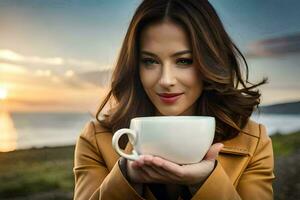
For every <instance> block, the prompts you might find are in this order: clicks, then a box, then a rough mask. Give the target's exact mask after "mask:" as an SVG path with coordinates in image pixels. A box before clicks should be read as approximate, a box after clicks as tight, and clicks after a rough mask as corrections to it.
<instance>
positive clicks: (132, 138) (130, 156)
mask: <svg viewBox="0 0 300 200" xmlns="http://www.w3.org/2000/svg"><path fill="white" fill-rule="evenodd" d="M124 134H127V135H128V138H129V142H130V143H131V144H132V146H133V147H134V145H135V143H136V136H137V135H136V132H135V131H134V130H131V129H128V128H122V129H120V130H117V131H116V132H115V133H114V135H113V138H112V146H113V147H114V149H115V150H116V152H117V153H118V154H119V155H120V156H122V157H124V158H127V159H129V160H137V159H138V158H139V155H138V153H137V152H136V151H135V150H134V149H133V150H132V154H126V153H124V152H123V151H122V150H121V148H120V147H119V143H118V142H119V139H120V137H121V136H122V135H124Z"/></svg>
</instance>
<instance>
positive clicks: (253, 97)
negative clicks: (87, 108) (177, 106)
mask: <svg viewBox="0 0 300 200" xmlns="http://www.w3.org/2000/svg"><path fill="white" fill-rule="evenodd" d="M163 20H171V21H172V22H174V23H176V24H178V25H180V26H181V27H182V28H183V29H184V30H185V31H186V33H187V34H188V36H189V38H190V43H191V46H192V54H193V62H195V63H196V66H197V69H198V70H199V72H200V73H199V74H200V77H199V78H201V79H202V81H203V83H204V91H203V92H202V94H201V96H200V97H199V99H198V100H197V110H196V115H202V116H214V117H215V118H216V134H215V142H216V141H222V140H227V139H230V138H233V137H235V136H236V135H237V134H238V133H239V132H240V131H241V129H242V128H243V127H244V126H245V125H246V123H247V121H248V119H249V117H250V115H251V114H252V112H253V110H254V108H255V106H256V107H257V106H258V104H259V103H260V95H261V94H260V93H259V91H258V90H255V88H256V87H257V86H259V85H261V84H264V83H265V82H266V79H263V80H262V81H261V82H259V83H258V84H252V83H250V82H249V81H248V65H247V62H246V60H245V58H244V56H243V55H242V53H241V52H240V51H239V49H238V48H237V47H236V45H235V44H234V43H233V42H232V40H231V39H230V37H229V36H228V34H227V33H226V31H225V29H224V27H223V24H222V22H221V20H220V19H219V17H218V15H217V13H216V11H215V9H214V8H213V7H212V5H211V4H210V3H209V2H208V1H207V0H185V1H182V0H155V1H153V0H144V1H143V2H142V3H141V4H140V5H139V6H138V8H137V9H136V11H135V13H134V16H133V18H132V20H131V22H130V25H129V28H128V30H127V33H126V36H125V39H124V41H123V44H122V47H121V51H120V53H119V57H118V60H117V63H116V66H115V69H114V72H113V74H112V80H111V89H110V91H109V93H108V94H107V96H106V98H105V99H104V100H103V102H102V103H101V105H100V108H99V109H98V112H97V114H96V117H97V120H98V121H99V122H100V123H101V125H102V126H104V127H106V128H109V129H111V131H112V132H115V131H116V130H118V129H120V128H124V127H129V124H130V120H131V119H132V118H134V117H141V116H153V115H154V110H155V108H154V105H153V104H152V102H151V101H150V99H149V98H148V97H147V95H146V93H145V91H144V89H143V86H142V84H141V81H140V77H139V56H140V54H139V48H140V35H141V31H142V30H143V29H144V28H145V27H146V26H149V25H151V24H153V23H156V22H160V21H163ZM242 67H244V69H245V75H244V76H243V71H242ZM112 98H113V99H114V101H115V102H116V103H115V104H114V106H113V107H112V108H111V109H110V110H109V112H108V113H107V114H104V115H102V119H99V117H100V113H101V111H102V110H103V108H104V107H105V105H106V104H107V103H108V102H109V101H110V100H111V99H112Z"/></svg>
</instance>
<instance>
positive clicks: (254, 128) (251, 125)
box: [241, 119, 269, 140]
mask: <svg viewBox="0 0 300 200" xmlns="http://www.w3.org/2000/svg"><path fill="white" fill-rule="evenodd" d="M241 134H246V135H249V136H252V137H255V138H257V139H259V140H261V139H266V138H269V136H268V134H267V130H266V127H265V126H264V125H263V124H260V123H257V122H255V121H253V120H251V119H249V120H248V123H247V124H246V126H245V127H244V128H243V130H242V132H241Z"/></svg>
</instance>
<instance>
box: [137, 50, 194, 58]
mask: <svg viewBox="0 0 300 200" xmlns="http://www.w3.org/2000/svg"><path fill="white" fill-rule="evenodd" d="M141 53H142V54H147V55H150V56H153V57H157V55H155V54H154V53H151V52H149V51H142V52H141ZM188 53H190V54H191V53H192V51H191V50H183V51H178V52H176V53H174V54H172V55H171V57H176V56H179V55H183V54H188Z"/></svg>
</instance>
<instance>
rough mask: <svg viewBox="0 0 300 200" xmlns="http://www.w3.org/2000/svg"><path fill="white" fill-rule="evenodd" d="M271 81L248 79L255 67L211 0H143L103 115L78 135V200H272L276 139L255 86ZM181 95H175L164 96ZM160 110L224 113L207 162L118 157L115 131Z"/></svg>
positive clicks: (218, 120)
mask: <svg viewBox="0 0 300 200" xmlns="http://www.w3.org/2000/svg"><path fill="white" fill-rule="evenodd" d="M242 67H245V69H246V78H244V77H243V76H242V73H241V71H242V69H241V68H242ZM265 82H266V80H263V81H261V82H260V83H258V84H251V83H249V82H248V67H247V63H246V61H245V59H244V57H243V55H242V54H241V52H240V51H239V50H238V48H237V47H236V46H235V45H234V44H233V42H232V41H231V40H230V38H229V36H228V35H227V33H226V32H225V30H224V28H223V25H222V23H221V21H220V19H219V17H218V15H217V13H216V12H215V10H214V9H213V7H212V6H211V5H210V3H209V2H208V1H206V0H185V1H182V0H155V1H153V0H144V1H143V2H142V3H141V4H140V5H139V7H138V8H137V10H136V12H135V14H134V16H133V19H132V21H131V23H130V25H129V28H128V31H127V34H126V36H125V39H124V42H123V45H122V48H121V51H120V55H119V58H118V62H117V64H116V66H115V70H114V73H113V76H112V82H111V90H110V92H109V93H108V95H107V96H106V98H105V100H104V101H103V102H102V105H101V106H100V108H99V110H98V113H97V121H93V122H89V123H88V124H87V125H86V127H85V128H84V130H83V131H82V133H81V135H80V137H79V138H78V140H77V144H76V150H75V166H74V173H75V195H74V199H105V200H106V199H108V200H113V199H272V198H273V194H272V193H273V192H272V181H273V179H274V174H273V151H272V143H271V140H270V138H269V137H268V136H267V134H266V129H265V127H264V126H263V125H261V124H257V123H255V122H253V121H251V120H249V117H250V115H251V113H252V112H253V109H254V108H255V106H257V105H258V104H259V98H260V93H259V91H258V90H254V89H255V88H256V87H257V86H259V85H261V84H264V83H265ZM249 85H250V86H249ZM174 95H179V98H177V100H176V101H173V102H171V103H170V102H169V103H166V102H165V101H164V99H165V98H167V97H166V96H174ZM112 101H114V104H113V105H111V107H109V109H108V112H107V113H104V108H107V105H108V103H110V102H112ZM160 115H208V116H214V117H215V119H216V132H215V138H214V144H213V145H212V146H211V148H210V149H209V151H208V152H207V154H206V156H205V158H204V159H203V160H202V161H201V162H199V163H196V164H190V165H182V166H181V165H177V164H176V163H172V162H170V161H167V160H164V159H162V158H159V157H155V156H151V155H143V156H141V158H140V159H139V160H137V161H128V160H126V159H124V158H120V157H119V156H118V155H117V154H116V152H115V151H114V150H113V148H112V145H111V139H112V135H113V133H114V132H115V131H116V130H118V129H120V128H124V127H129V123H130V120H131V119H132V118H134V117H140V116H160ZM199 137H201V136H199ZM122 139H123V140H122V141H121V143H122V144H120V145H121V146H123V147H124V148H125V151H127V152H130V151H131V150H132V146H131V145H130V143H128V140H127V138H122Z"/></svg>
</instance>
